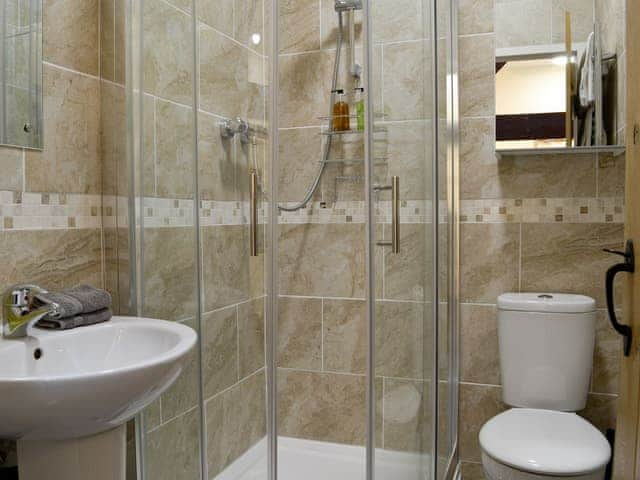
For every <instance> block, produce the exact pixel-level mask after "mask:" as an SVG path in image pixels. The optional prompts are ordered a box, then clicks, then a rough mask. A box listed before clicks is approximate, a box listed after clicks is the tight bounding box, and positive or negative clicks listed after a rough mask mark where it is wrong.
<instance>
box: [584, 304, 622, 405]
mask: <svg viewBox="0 0 640 480" xmlns="http://www.w3.org/2000/svg"><path fill="white" fill-rule="evenodd" d="M618 315H620V312H618ZM621 361H622V337H621V336H620V335H619V334H618V333H617V332H616V331H615V330H614V329H613V327H612V326H611V322H610V321H609V315H608V313H607V311H606V310H599V311H598V320H597V323H596V346H595V352H594V357H593V371H592V373H591V390H592V391H593V392H598V393H618V383H619V375H620V363H621Z"/></svg>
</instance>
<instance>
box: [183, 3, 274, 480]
mask: <svg viewBox="0 0 640 480" xmlns="http://www.w3.org/2000/svg"><path fill="white" fill-rule="evenodd" d="M195 3H196V8H197V12H198V29H197V31H198V43H199V51H198V54H197V65H198V71H199V91H198V162H199V171H198V191H199V200H200V239H201V247H200V248H201V250H200V252H201V259H202V260H201V261H202V282H201V296H202V304H201V310H202V377H201V381H202V390H203V402H204V411H203V414H204V428H205V432H206V434H205V436H206V442H205V445H206V448H205V459H206V465H207V472H208V473H207V478H208V479H215V478H224V479H228V480H241V479H245V478H249V477H250V478H255V479H265V480H266V478H267V440H266V435H267V431H266V428H267V427H266V425H267V422H266V415H267V413H266V412H267V410H266V378H267V375H266V363H265V345H266V339H265V334H266V328H265V327H266V322H265V319H266V318H267V317H266V312H267V307H268V302H267V297H266V292H267V290H266V288H265V263H266V261H267V260H268V259H269V258H270V256H269V254H268V248H266V247H265V245H266V243H265V241H264V235H265V228H264V225H265V222H268V220H269V215H268V211H267V209H266V208H265V201H266V199H268V198H269V185H268V175H267V172H268V166H269V165H268V163H267V148H268V141H269V138H268V135H267V132H268V131H267V129H266V125H267V118H266V101H267V96H266V92H267V83H266V74H267V70H266V62H267V58H266V56H265V42H264V38H265V34H264V31H265V27H264V18H263V9H264V5H263V0H243V1H232V2H224V1H223V2H220V1H216V2H214V1H211V0H196V2H195ZM234 19H235V20H234Z"/></svg>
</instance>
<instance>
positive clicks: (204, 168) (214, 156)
mask: <svg viewBox="0 0 640 480" xmlns="http://www.w3.org/2000/svg"><path fill="white" fill-rule="evenodd" d="M219 123H220V119H219V118H218V117H214V116H212V115H209V114H206V113H202V112H200V113H199V114H198V152H199V155H198V165H199V176H198V187H199V190H200V198H201V199H203V200H219V201H225V200H226V201H228V200H239V199H240V192H239V191H238V187H237V185H236V176H237V177H238V179H237V180H238V182H241V181H243V180H244V181H248V178H249V177H248V173H247V176H246V177H242V172H241V171H239V168H238V162H237V158H236V154H238V152H237V150H235V148H234V144H233V141H232V140H228V139H223V138H222V137H221V136H220V125H219ZM245 173H246V170H245Z"/></svg>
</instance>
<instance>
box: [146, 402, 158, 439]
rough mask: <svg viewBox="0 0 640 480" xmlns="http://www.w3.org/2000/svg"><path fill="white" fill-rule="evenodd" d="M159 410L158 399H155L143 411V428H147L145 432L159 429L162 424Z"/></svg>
mask: <svg viewBox="0 0 640 480" xmlns="http://www.w3.org/2000/svg"><path fill="white" fill-rule="evenodd" d="M161 410H162V407H161V406H160V399H157V400H156V401H154V402H153V403H152V404H151V405H149V406H148V407H147V408H145V409H144V426H145V427H146V428H147V432H149V431H151V430H153V429H154V428H156V427H159V426H160V424H161V423H162V413H161Z"/></svg>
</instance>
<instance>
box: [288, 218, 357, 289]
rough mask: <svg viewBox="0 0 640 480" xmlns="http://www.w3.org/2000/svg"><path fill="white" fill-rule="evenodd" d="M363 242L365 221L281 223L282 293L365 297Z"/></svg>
mask: <svg viewBox="0 0 640 480" xmlns="http://www.w3.org/2000/svg"><path fill="white" fill-rule="evenodd" d="M364 242H365V238H364V225H362V224H359V225H356V224H302V225H281V228H280V242H279V253H278V255H279V265H280V293H281V294H282V295H312V296H329V297H347V298H354V297H355V298H363V297H364V274H365V268H364V267H365V263H364V262H365V259H364ZM338 266H339V268H337V267H338Z"/></svg>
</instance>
